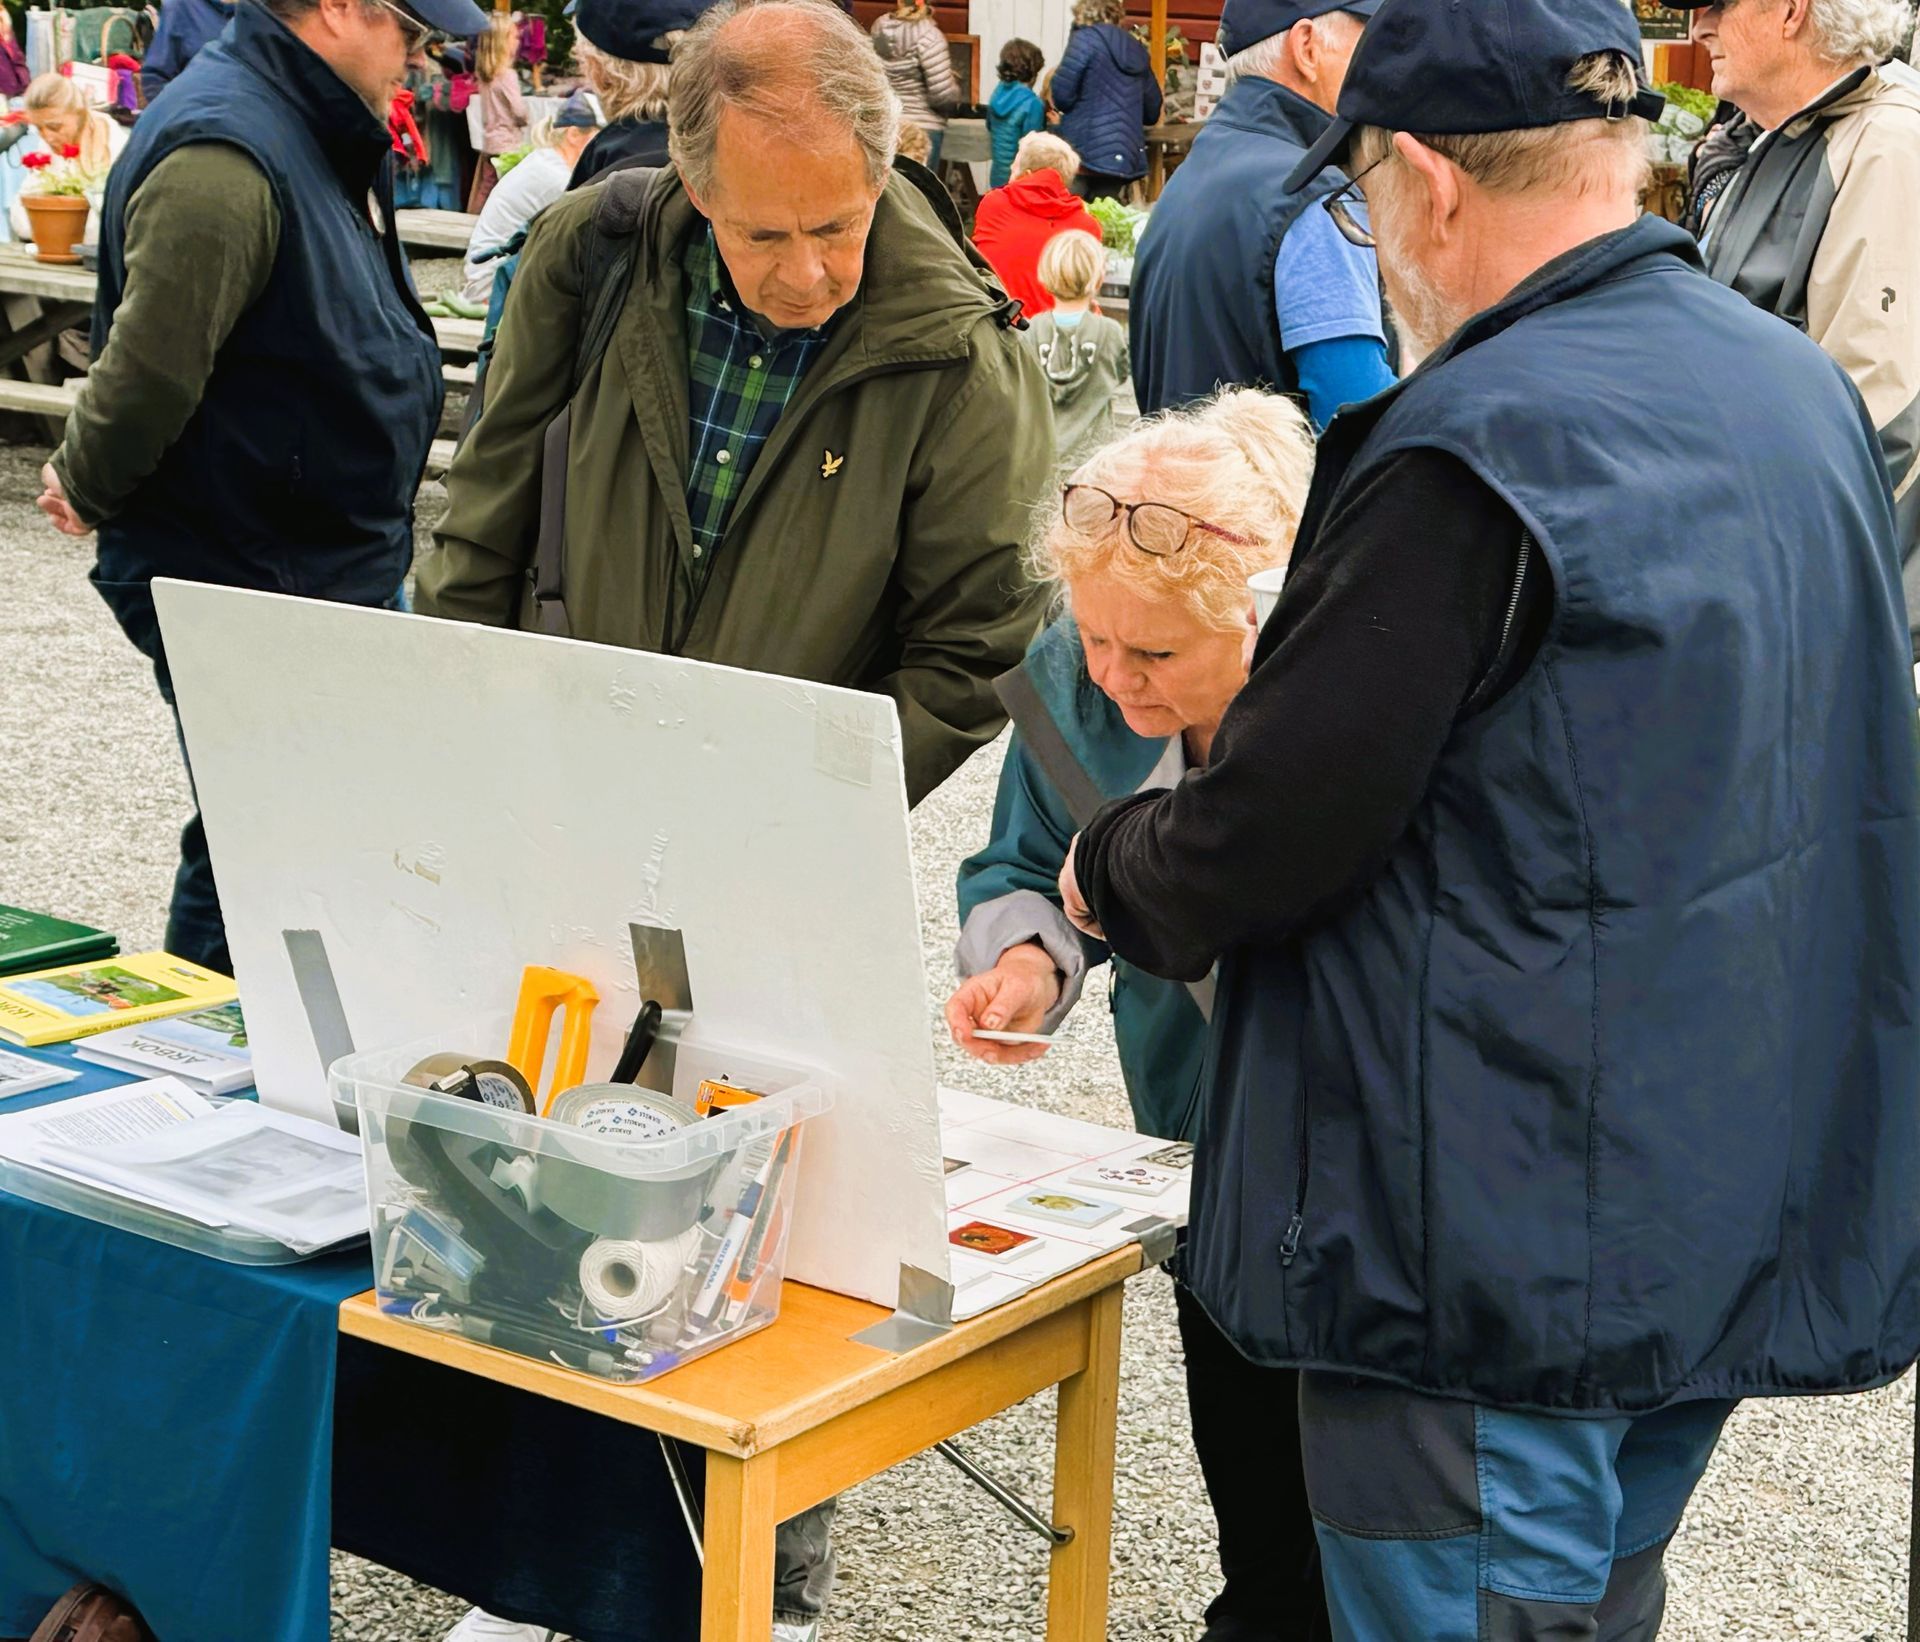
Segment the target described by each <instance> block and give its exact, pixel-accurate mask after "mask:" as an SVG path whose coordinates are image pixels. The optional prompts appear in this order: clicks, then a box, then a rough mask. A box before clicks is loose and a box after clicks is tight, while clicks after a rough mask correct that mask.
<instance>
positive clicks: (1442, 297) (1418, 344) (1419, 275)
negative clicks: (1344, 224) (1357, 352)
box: [1373, 200, 1472, 373]
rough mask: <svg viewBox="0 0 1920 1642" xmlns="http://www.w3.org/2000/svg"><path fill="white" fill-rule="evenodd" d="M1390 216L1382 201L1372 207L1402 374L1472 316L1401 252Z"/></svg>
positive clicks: (1385, 204) (1374, 229)
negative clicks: (1398, 338) (1401, 349)
mask: <svg viewBox="0 0 1920 1642" xmlns="http://www.w3.org/2000/svg"><path fill="white" fill-rule="evenodd" d="M1392 216H1393V213H1392V210H1391V208H1390V207H1388V206H1387V203H1386V201H1384V200H1382V201H1381V202H1380V203H1379V204H1377V205H1376V206H1375V207H1374V209H1373V233H1374V238H1375V240H1376V241H1378V252H1379V257H1380V271H1381V275H1382V278H1383V279H1384V281H1385V283H1386V287H1387V303H1388V306H1389V307H1390V308H1391V310H1392V315H1393V326H1394V329H1395V330H1396V331H1398V332H1399V333H1400V340H1401V342H1402V343H1403V344H1404V349H1403V355H1402V358H1401V361H1400V367H1401V370H1402V372H1403V373H1404V372H1407V371H1411V370H1412V369H1413V368H1414V366H1415V365H1417V364H1419V362H1420V361H1421V360H1423V359H1425V358H1426V357H1427V355H1428V354H1430V353H1432V352H1433V351H1434V350H1435V349H1436V348H1438V347H1439V346H1440V345H1441V344H1442V343H1443V342H1445V341H1446V340H1447V338H1448V337H1450V336H1452V335H1453V333H1454V332H1455V331H1457V330H1459V329H1460V327H1461V326H1462V325H1464V324H1465V323H1466V322H1467V320H1468V319H1469V318H1471V317H1472V316H1471V314H1470V313H1467V312H1464V311H1462V309H1461V308H1460V306H1459V304H1458V303H1455V302H1453V301H1451V300H1450V299H1449V298H1448V297H1447V296H1446V294H1445V293H1444V292H1442V291H1441V289H1440V288H1439V286H1437V285H1435V284H1434V282H1433V281H1432V280H1431V279H1429V278H1428V277H1427V273H1426V270H1425V269H1423V268H1422V267H1421V266H1420V265H1419V263H1418V262H1416V261H1415V260H1414V259H1413V258H1412V257H1409V256H1404V255H1402V254H1401V253H1400V251H1399V248H1398V245H1397V243H1396V242H1397V241H1398V240H1399V239H1400V236H1399V235H1398V234H1397V233H1394V232H1393V226H1394V225H1393V223H1392Z"/></svg>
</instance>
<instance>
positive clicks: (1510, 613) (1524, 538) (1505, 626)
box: [1493, 530, 1533, 667]
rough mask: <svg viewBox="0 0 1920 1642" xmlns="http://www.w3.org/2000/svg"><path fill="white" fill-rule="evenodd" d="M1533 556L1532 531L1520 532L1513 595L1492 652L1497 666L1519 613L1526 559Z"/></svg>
mask: <svg viewBox="0 0 1920 1642" xmlns="http://www.w3.org/2000/svg"><path fill="white" fill-rule="evenodd" d="M1532 557H1533V532H1532V531H1530V530H1523V531H1521V532H1520V558H1519V562H1518V564H1517V565H1516V566H1515V568H1514V572H1513V596H1512V597H1511V598H1509V599H1508V600H1507V619H1506V620H1505V621H1504V622H1502V623H1501V624H1500V648H1499V649H1498V650H1496V651H1494V653H1493V661H1494V665H1495V666H1496V667H1497V666H1499V665H1500V663H1501V662H1502V661H1503V660H1505V659H1506V654H1507V640H1508V639H1510V638H1511V637H1513V619H1514V617H1515V616H1517V615H1519V614H1520V589H1521V587H1522V586H1523V585H1524V584H1525V582H1526V579H1527V561H1528V560H1529V559H1531V558H1532Z"/></svg>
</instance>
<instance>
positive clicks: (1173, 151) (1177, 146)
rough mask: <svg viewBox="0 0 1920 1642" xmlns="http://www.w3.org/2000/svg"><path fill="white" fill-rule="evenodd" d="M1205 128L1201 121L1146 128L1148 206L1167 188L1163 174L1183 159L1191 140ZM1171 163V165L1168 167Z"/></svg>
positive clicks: (1179, 122) (1184, 121)
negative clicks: (1170, 162) (1169, 162)
mask: <svg viewBox="0 0 1920 1642" xmlns="http://www.w3.org/2000/svg"><path fill="white" fill-rule="evenodd" d="M1205 129H1206V122H1205V121H1203V120H1182V121H1177V122H1175V123H1173V124H1170V125H1150V126H1148V127H1147V189H1146V192H1147V201H1148V203H1149V204H1151V203H1152V202H1153V201H1154V200H1157V199H1158V198H1159V197H1160V190H1161V189H1163V188H1165V187H1166V186H1167V173H1168V172H1169V171H1171V170H1172V169H1173V168H1174V166H1176V165H1178V164H1179V163H1180V161H1181V160H1182V159H1184V158H1185V157H1186V152H1187V150H1188V149H1189V148H1191V147H1192V146H1193V139H1194V138H1195V137H1197V136H1198V135H1199V134H1200V133H1201V132H1202V131H1204V130H1205ZM1169 160H1171V161H1172V164H1171V165H1170V164H1168V161H1169Z"/></svg>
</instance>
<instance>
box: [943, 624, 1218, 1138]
mask: <svg viewBox="0 0 1920 1642" xmlns="http://www.w3.org/2000/svg"><path fill="white" fill-rule="evenodd" d="M1000 690H1001V697H1002V700H1003V701H1004V702H1005V703H1006V705H1007V707H1008V710H1009V712H1010V713H1011V715H1012V718H1013V724H1014V734H1013V743H1012V745H1011V746H1010V747H1009V748H1008V749H1007V759H1006V763H1005V765H1004V766H1003V767H1002V768H1001V771H1000V790H999V793H998V795H997V797H996V798H995V800H994V806H993V838H992V840H991V842H989V843H988V845H987V847H986V848H985V849H983V850H981V851H980V853H979V854H978V855H975V856H972V857H971V858H969V859H968V860H967V861H965V862H963V863H962V865H961V867H960V881H959V892H960V945H959V950H958V954H957V956H958V961H959V967H960V972H961V974H962V975H975V974H978V973H980V972H981V971H982V970H986V969H991V968H992V967H993V965H994V964H995V963H996V962H997V961H998V960H999V957H1000V954H1001V953H1002V952H1004V951H1006V950H1007V948H1008V947H1011V946H1017V945H1019V944H1020V943H1021V942H1022V941H1038V942H1039V943H1040V944H1041V945H1042V946H1044V947H1045V948H1046V949H1047V951H1048V952H1049V953H1051V954H1052V956H1053V960H1054V962H1055V963H1056V964H1058V965H1059V966H1060V970H1061V973H1062V974H1063V975H1065V976H1066V986H1065V989H1064V990H1063V992H1062V994H1061V999H1060V1002H1059V1004H1058V1005H1057V1006H1056V1007H1055V1008H1054V1010H1053V1012H1052V1013H1051V1014H1050V1015H1049V1017H1048V1019H1047V1023H1046V1028H1045V1029H1046V1030H1048V1031H1051V1030H1053V1028H1054V1027H1055V1026H1056V1025H1057V1024H1058V1023H1059V1021H1060V1020H1061V1019H1062V1018H1063V1017H1064V1016H1065V1015H1066V1013H1067V1011H1068V1010H1069V1009H1071V1008H1072V1007H1073V1005H1074V1003H1075V1001H1076V1000H1077V999H1078V997H1079V995H1080V990H1081V987H1082V985H1083V983H1084V981H1085V978H1086V974H1087V971H1088V970H1089V969H1090V968H1091V967H1093V966H1094V965H1097V964H1101V963H1107V964H1110V965H1111V966H1112V973H1113V990H1112V999H1113V1031H1114V1037H1115V1038H1116V1039H1117V1040H1118V1042H1119V1046H1120V1066H1121V1071H1122V1072H1123V1074H1124V1075H1125V1077H1126V1080H1127V1097H1128V1099H1129V1100H1130V1101H1132V1103H1133V1117H1134V1123H1135V1124H1136V1126H1137V1127H1138V1128H1139V1129H1140V1130H1141V1132H1142V1133H1144V1134H1150V1135H1158V1136H1160V1137H1162V1138H1163V1139H1166V1140H1192V1139H1194V1138H1195V1137H1196V1135H1197V1133H1198V1130H1199V1126H1200V1065H1201V1060H1202V1057H1203V1055H1204V1053H1205V1050H1206V1039H1207V1020H1206V1016H1205V1015H1204V1014H1203V1013H1202V1011H1201V1007H1200V1005H1199V1003H1198V1002H1196V1001H1195V996H1194V993H1193V991H1191V990H1190V989H1189V988H1187V987H1186V986H1184V985H1182V984H1181V983H1180V982H1178V981H1164V980H1161V979H1160V978H1159V977H1158V976H1155V975H1149V974H1147V973H1146V971H1145V970H1141V969H1136V968H1134V967H1133V966H1132V965H1131V964H1129V963H1127V962H1126V961H1125V960H1124V959H1120V958H1115V957H1114V956H1113V955H1112V953H1110V952H1109V951H1108V950H1107V948H1106V947H1105V946H1103V945H1102V944H1101V943H1099V942H1098V941H1093V940H1090V939H1088V938H1087V937H1086V936H1084V935H1081V934H1080V933H1079V932H1078V931H1077V930H1075V929H1074V927H1073V926H1072V925H1071V924H1070V923H1068V922H1067V918H1066V914H1065V913H1064V912H1062V911H1061V910H1060V891H1059V887H1058V882H1059V877H1060V868H1061V867H1062V866H1063V865H1064V864H1065V862H1066V859H1067V846H1068V845H1069V844H1070V843H1072V841H1073V835H1074V834H1075V833H1076V832H1078V831H1079V829H1080V825H1081V824H1083V823H1084V822H1085V820H1086V819H1087V817H1086V815H1085V814H1077V813H1076V811H1078V810H1082V809H1084V808H1085V806H1086V803H1087V802H1089V801H1097V802H1104V801H1106V800H1107V799H1112V798H1124V797H1126V796H1127V795H1128V794H1130V793H1133V792H1137V791H1139V790H1140V788H1141V787H1142V786H1143V785H1145V783H1146V782H1147V780H1148V778H1149V777H1150V776H1151V775H1152V774H1153V773H1154V771H1155V769H1156V768H1157V767H1158V766H1159V764H1160V762H1161V760H1162V759H1163V758H1164V757H1165V756H1166V754H1167V750H1168V743H1167V742H1166V741H1163V740H1149V739H1147V738H1146V737H1144V736H1137V735H1135V734H1134V733H1133V731H1131V730H1129V729H1128V728H1127V725H1126V721H1125V720H1124V719H1123V718H1122V717H1121V716H1120V711H1119V709H1118V708H1116V707H1115V706H1114V705H1113V703H1112V702H1111V701H1109V700H1108V699H1107V697H1106V696H1105V695H1104V694H1103V693H1102V692H1101V691H1100V690H1099V688H1098V687H1097V686H1095V685H1094V683H1093V681H1092V680H1091V679H1089V678H1088V677H1087V670H1086V664H1085V662H1084V660H1083V658H1082V655H1081V649H1080V634H1079V631H1078V629H1077V628H1076V627H1075V626H1074V624H1073V620H1072V618H1071V617H1063V618H1062V619H1060V620H1059V621H1056V622H1055V623H1053V625H1052V626H1050V627H1049V628H1047V630H1046V631H1045V632H1043V633H1042V634H1041V635H1040V637H1039V638H1038V639H1036V640H1035V641H1034V643H1033V647H1032V648H1031V649H1030V650H1029V651H1028V652H1027V656H1026V660H1025V661H1023V662H1022V663H1021V664H1020V666H1019V667H1017V668H1015V669H1014V671H1013V672H1011V673H1009V674H1008V675H1007V676H1006V677H1005V678H1004V679H1002V680H1001V681H1000ZM1062 754H1064V756H1065V759H1066V760H1067V761H1068V765H1069V767H1068V768H1067V770H1065V771H1064V772H1062V771H1061V770H1060V768H1059V762H1058V761H1059V759H1060V757H1061V755H1062ZM1063 787H1066V788H1077V789H1078V792H1077V795H1076V796H1077V797H1078V799H1079V800H1080V802H1078V803H1076V802H1071V801H1070V799H1069V796H1068V794H1067V793H1066V792H1064V791H1063V790H1062V789H1063Z"/></svg>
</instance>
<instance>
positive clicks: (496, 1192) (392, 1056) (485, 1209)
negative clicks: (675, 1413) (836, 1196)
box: [331, 1021, 832, 1382]
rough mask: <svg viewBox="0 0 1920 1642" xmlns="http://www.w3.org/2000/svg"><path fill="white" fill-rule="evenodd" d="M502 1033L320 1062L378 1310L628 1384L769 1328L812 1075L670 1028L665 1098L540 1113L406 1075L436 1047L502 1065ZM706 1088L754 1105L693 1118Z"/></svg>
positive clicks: (820, 1088) (820, 1089) (496, 1028)
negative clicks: (341, 1137)
mask: <svg viewBox="0 0 1920 1642" xmlns="http://www.w3.org/2000/svg"><path fill="white" fill-rule="evenodd" d="M507 1030H508V1029H507V1024H506V1023H505V1022H504V1021H495V1022H492V1023H490V1024H489V1025H487V1026H485V1027H482V1028H479V1029H476V1030H474V1031H472V1032H470V1033H468V1034H466V1035H464V1036H461V1035H458V1034H448V1035H447V1036H445V1037H442V1038H440V1039H437V1040H435V1041H433V1042H423V1043H415V1044H410V1045H406V1046H402V1047H399V1048H394V1049H387V1050H379V1051H374V1052H370V1053H365V1054H356V1055H349V1056H346V1057H345V1058H343V1059H341V1060H339V1061H337V1062H336V1063H335V1064H334V1066H333V1067H332V1069H331V1078H332V1084H333V1095H334V1099H335V1100H336V1102H338V1103H340V1104H342V1105H347V1104H351V1105H353V1106H354V1107H356V1108H357V1109H358V1112H359V1120H360V1134H361V1138H362V1140H363V1142H364V1143H365V1147H366V1158H367V1197H368V1202H369V1207H370V1210H371V1214H372V1235H373V1269H374V1281H375V1286H376V1287H377V1289H378V1291H379V1296H380V1304H381V1306H382V1307H383V1309H385V1310H386V1311H388V1312H390V1313H392V1314H394V1315H398V1316H402V1317H406V1318H408V1319H410V1320H411V1321H414V1322H417V1323H419V1324H421V1325H422V1326H425V1327H430V1328H438V1329H442V1330H444V1331H447V1332H450V1333H458V1334H462V1335H465V1336H466V1337H467V1338H469V1339H473V1340H478V1341H480V1342H482V1343H484V1344H488V1345H493V1346H498V1347H501V1348H503V1349H505V1350H508V1351H515V1352H519V1353H520V1354H522V1355H525V1356H530V1357H535V1358H538V1359H541V1360H545V1361H551V1362H557V1363H560V1364H562V1365H563V1366H565V1367H567V1368H573V1369H579V1370H581V1371H583V1372H585V1373H589V1374H595V1375H598V1376H600V1377H601V1378H603V1379H609V1380H621V1381H629V1382H633V1381H641V1380H647V1379H651V1378H653V1377H654V1376H656V1375H659V1374H664V1373H666V1372H667V1371H668V1370H669V1369H671V1368H675V1367H677V1366H679V1365H680V1364H681V1363H684V1362H688V1361H690V1360H692V1359H693V1358H695V1357H700V1356H704V1355H705V1354H706V1353H707V1352H709V1351H712V1350H714V1349H715V1348H716V1347H718V1346H722V1345H725V1344H727V1343H728V1342H729V1341H731V1340H736V1339H739V1338H740V1337H742V1336H743V1335H745V1334H748V1333H751V1332H752V1331H753V1330H755V1329H758V1328H764V1327H765V1326H766V1325H767V1324H768V1323H771V1322H772V1321H773V1320H774V1319H775V1318H776V1317H777V1316H778V1315H779V1312H780V1285H781V1281H782V1279H783V1278H784V1276H785V1273H786V1259H787V1237H788V1233H789V1230H790V1229H791V1226H792V1220H793V1203H794V1189H795V1182H796V1179H797V1176H798V1173H799V1169H800V1166H801V1152H802V1146H801V1141H802V1130H803V1128H804V1126H805V1122H806V1120H807V1119H808V1118H810V1117H815V1116H817V1115H818V1114H819V1113H821V1112H823V1111H825V1110H827V1109H828V1107H829V1106H831V1104H832V1096H831V1092H830V1090H829V1089H828V1087H827V1085H826V1083H825V1080H824V1079H823V1078H822V1077H821V1075H820V1074H819V1073H818V1072H816V1071H814V1070H812V1069H809V1068H806V1067H803V1066H800V1065H797V1064H794V1063H792V1062H788V1061H783V1060H780V1059H778V1058H776V1057H770V1056H768V1055H765V1054H762V1053H759V1052H757V1051H736V1050H734V1049H732V1048H730V1047H728V1046H726V1045H724V1044H715V1043H711V1042H680V1041H677V1040H676V1039H675V1038H674V1036H673V1034H672V1032H671V1029H669V1030H668V1031H667V1032H666V1033H664V1034H663V1037H662V1043H661V1048H660V1049H659V1050H658V1051H657V1052H656V1054H655V1057H654V1059H653V1062H652V1064H653V1065H654V1067H655V1068H656V1077H657V1079H658V1081H661V1082H663V1083H664V1082H665V1081H667V1080H666V1079H665V1078H664V1077H659V1075H658V1069H659V1068H660V1067H662V1066H664V1065H666V1064H667V1063H669V1062H670V1063H671V1067H672V1073H671V1084H672V1088H671V1090H670V1091H666V1090H662V1091H659V1092H655V1091H651V1090H647V1089H644V1088H636V1089H625V1088H619V1089H616V1088H615V1086H612V1085H597V1086H594V1090H593V1091H583V1092H582V1097H576V1098H574V1099H573V1100H571V1101H569V1099H568V1093H567V1091H564V1090H563V1091H561V1094H560V1097H559V1099H558V1100H557V1101H556V1102H554V1103H553V1105H552V1107H551V1110H552V1111H553V1112H554V1114H555V1115H554V1117H551V1118H544V1117H531V1116H527V1115H525V1114H523V1113H521V1112H519V1111H515V1110H511V1109H507V1108H505V1107H501V1106H494V1105H488V1104H486V1103H485V1102H484V1101H482V1100H473V1099H463V1098H461V1097H459V1096H457V1095H451V1094H442V1093H436V1092H434V1091H432V1090H430V1089H427V1088H424V1087H417V1086H415V1084H412V1083H409V1082H408V1081H407V1078H408V1074H409V1072H410V1071H411V1070H412V1069H414V1068H415V1067H417V1066H418V1065H419V1063H420V1062H421V1061H422V1060H424V1059H425V1058H426V1057H428V1056H429V1055H433V1054H435V1053H437V1052H441V1051H445V1050H447V1049H448V1048H449V1047H450V1043H458V1044H460V1045H462V1047H463V1049H464V1050H465V1051H466V1052H470V1053H473V1054H475V1055H481V1056H484V1055H489V1054H498V1052H499V1049H500V1046H502V1045H504V1044H505V1043H506V1041H507ZM703 1083H706V1084H725V1085H731V1086H733V1087H734V1088H737V1089H742V1090H751V1091H754V1092H755V1093H757V1094H758V1095H759V1097H760V1098H759V1099H757V1100H748V1101H746V1102H745V1103H744V1104H738V1105H729V1106H723V1107H720V1108H717V1109H715V1110H714V1111H713V1112H712V1113H711V1115H709V1116H706V1117H700V1116H698V1115H697V1114H696V1096H697V1093H698V1091H699V1090H700V1088H701V1085H702V1084H703ZM595 1091H598V1092H595ZM583 1097H584V1098H583ZM569 1111H570V1112H571V1118H572V1120H571V1121H560V1118H561V1117H562V1116H563V1115H567V1114H568V1113H569Z"/></svg>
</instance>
